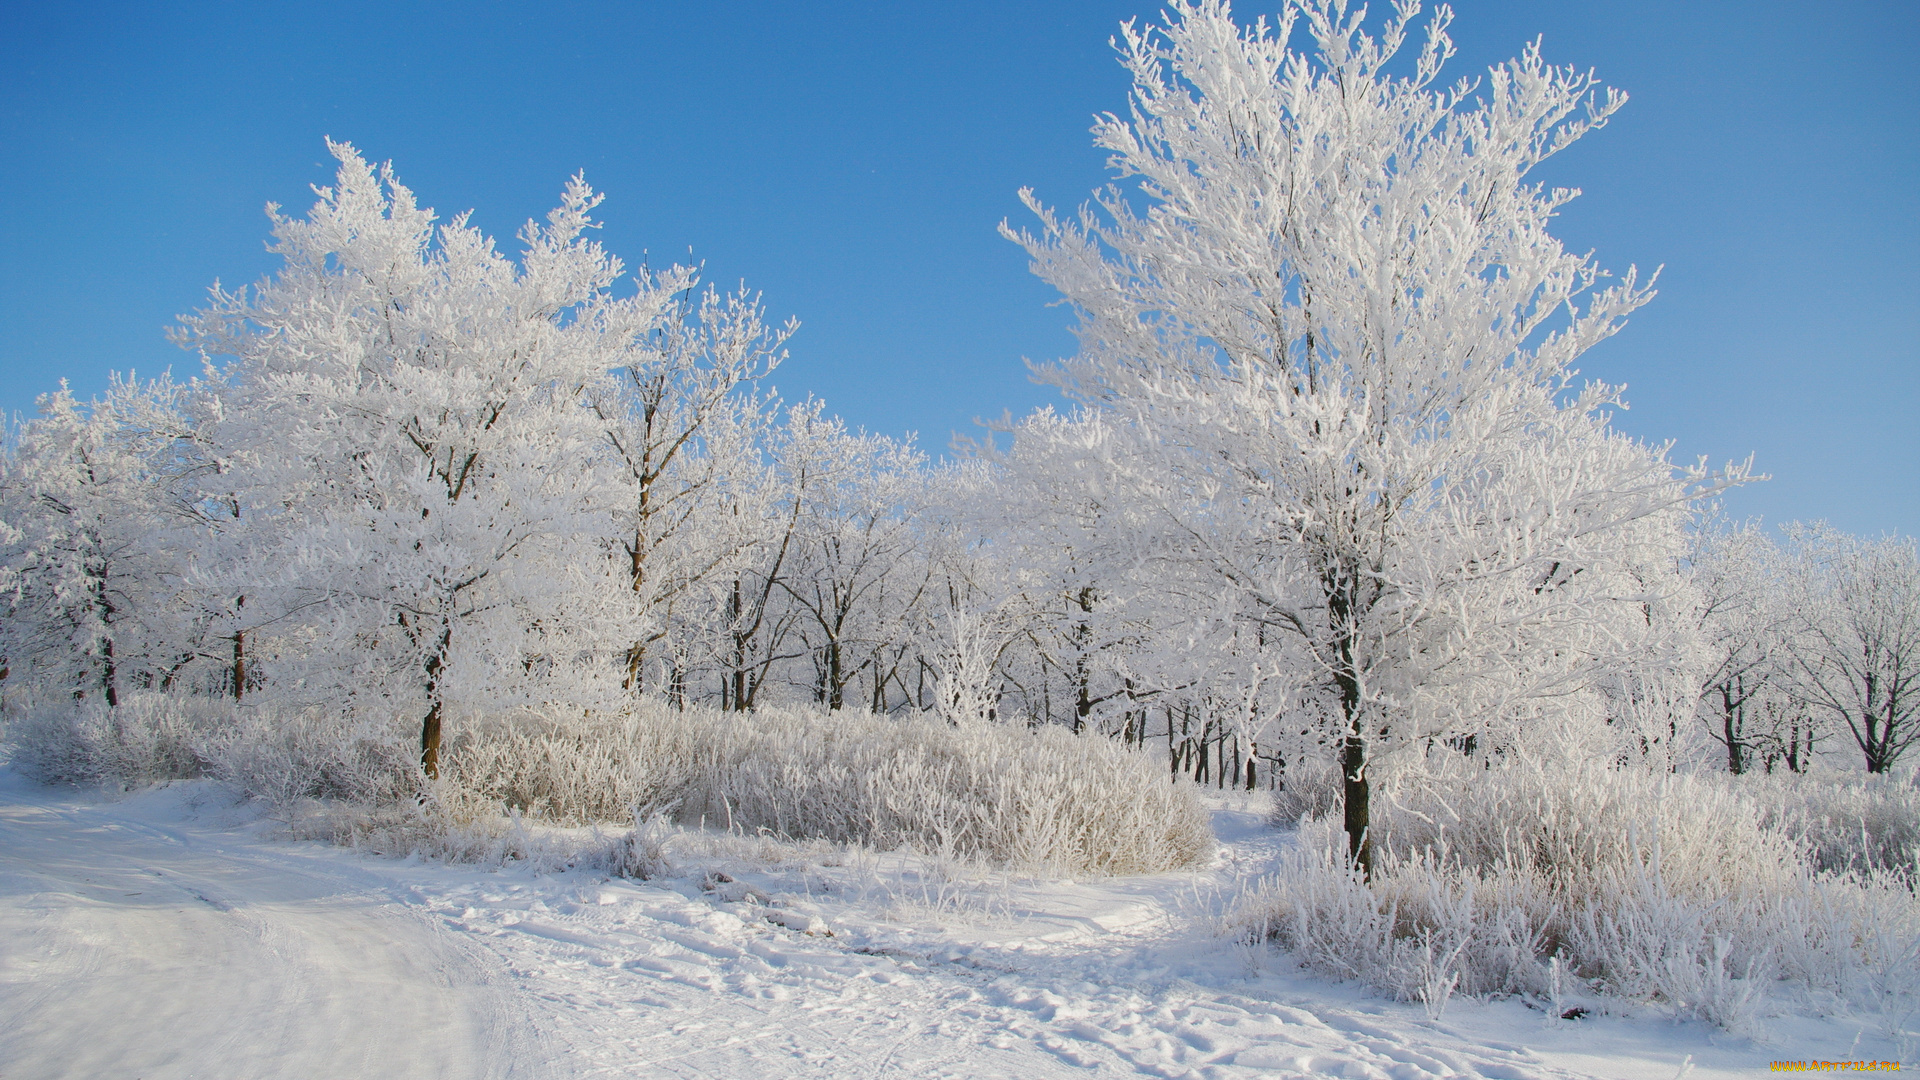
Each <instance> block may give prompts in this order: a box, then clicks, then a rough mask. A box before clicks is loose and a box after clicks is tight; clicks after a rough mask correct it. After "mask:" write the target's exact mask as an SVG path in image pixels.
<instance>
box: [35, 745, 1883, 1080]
mask: <svg viewBox="0 0 1920 1080" xmlns="http://www.w3.org/2000/svg"><path fill="white" fill-rule="evenodd" d="M1215 825H1216V829H1217V830H1219V831H1221V833H1222V838H1223V839H1224V840H1226V841H1228V842H1227V843H1226V844H1225V846H1224V847H1223V849H1222V856H1221V860H1220V861H1219V862H1218V863H1216V864H1215V865H1214V866H1213V867H1212V868H1210V869H1208V870H1206V871H1201V872H1197V873H1190V874H1168V875H1159V876H1156V877H1144V878H1132V879H1110V880H1105V881H1093V882H1078V883H1076V882H1057V881H1044V882H1039V881H1018V880H1000V881H979V880H975V881H953V880H946V879H942V878H941V877H939V875H937V874H936V875H933V876H932V877H928V876H926V874H925V871H926V870H927V869H928V868H929V867H928V865H927V864H926V863H925V862H924V860H921V861H915V860H913V859H909V858H906V857H903V856H875V855H870V854H869V855H864V856H858V855H856V856H852V857H846V858H841V857H833V856H829V857H825V858H822V857H821V853H820V852H812V853H801V854H802V855H803V856H804V857H795V858H784V861H783V857H781V856H780V854H779V852H777V851H775V852H772V853H771V856H770V855H769V852H768V851H759V852H757V853H756V852H755V851H754V850H751V849H752V848H753V843H754V842H753V841H751V840H750V839H739V838H724V837H722V838H718V839H715V838H713V837H711V836H707V835H706V834H697V835H696V834H683V836H682V839H683V840H684V841H685V844H684V845H683V848H682V849H681V850H679V851H677V852H676V854H675V859H676V864H677V865H678V866H679V868H680V871H681V873H680V876H677V877H673V878H668V879H664V880H660V881H652V882H629V881H608V880H606V879H605V878H603V877H597V876H595V875H592V874H588V873H584V872H574V873H562V874H541V873H537V872H535V871H533V870H531V869H529V868H527V867H525V866H511V867H508V868H504V869H498V870H493V869H486V868H476V867H466V866H447V865H441V864H433V863H422V862H418V861H395V860H386V859H377V858H370V857H366V856H362V855H359V854H356V853H354V852H351V851H345V850H342V849H338V848H329V847H325V846H322V845H318V844H312V843H289V842H285V841H278V840H274V839H271V838H270V837H269V836H267V835H265V834H266V833H267V832H270V830H269V829H267V828H266V823H264V822H260V821H258V820H255V819H252V818H251V816H250V812H249V811H248V810H247V809H246V808H244V807H239V808H236V807H233V806H232V805H231V800H230V799H228V798H227V797H226V796H225V795H223V794H222V793H221V791H220V789H218V788H217V787H215V786H213V785H211V784H207V783H196V784H184V785H175V786H173V787H170V788H167V789H164V790H156V791H150V792H146V793H143V794H140V795H136V796H134V797H132V798H128V799H125V800H122V801H118V802H110V801H106V800H103V799H100V798H99V797H97V796H91V795H85V794H82V793H77V792H73V791H70V790H68V791H61V790H57V789H56V790H50V789H46V788H42V787H38V786H36V785H33V784H31V783H28V782H26V781H23V780H21V779H19V778H18V777H17V776H16V775H14V774H13V773H12V772H11V771H8V770H4V769H0V1077H4V1078H5V1080H28V1078H50V1077H99V1076H113V1077H144V1078H147V1080H159V1078H186V1077H223V1078H226V1077H230V1078H239V1080H247V1078H254V1077H300V1078H312V1080H324V1078H358V1077H395V1078H414V1077H423V1078H424V1077H534V1078H545V1077H555V1078H559V1077H642V1078H681V1080H694V1078H723V1080H801V1078H808V1080H824V1078H901V1080H904V1078H916V1080H917V1078H923V1077H925V1078H935V1077H954V1078H1009V1080H1012V1078H1020V1080H1062V1078H1067V1077H1076V1078H1078V1077H1103V1076H1151V1077H1168V1078H1173V1077H1191V1078H1195V1080H1242V1078H1247V1080H1251V1078H1254V1077H1261V1078H1266V1077H1276V1076H1279V1077H1305V1076H1329V1075H1331V1076H1347V1077H1355V1078H1367V1080H1427V1078H1434V1080H1438V1078H1453V1077H1486V1078H1500V1080H1565V1078H1571V1077H1585V1076H1597V1077H1610V1078H1611V1077H1619V1078H1642V1080H1669V1078H1672V1077H1675V1076H1678V1075H1683V1074H1684V1075H1687V1076H1688V1077H1689V1080H1710V1078H1716V1077H1732V1076H1752V1075H1755V1074H1756V1073H1757V1072H1760V1071H1764V1069H1765V1064H1766V1062H1767V1061H1768V1060H1769V1059H1770V1058H1773V1057H1822V1058H1825V1059H1827V1060H1844V1059H1846V1058H1848V1057H1869V1056H1879V1057H1890V1056H1893V1053H1894V1052H1895V1051H1894V1048H1892V1047H1882V1046H1879V1045H1876V1040H1875V1039H1874V1037H1873V1036H1872V1035H1865V1036H1864V1041H1863V1035H1862V1033H1861V1030H1860V1029H1859V1028H1858V1027H1856V1026H1853V1025H1850V1024H1844V1023H1839V1022H1832V1021H1813V1020H1804V1019H1794V1018H1779V1019H1778V1020H1777V1021H1776V1022H1775V1028H1776V1032H1777V1041H1776V1042H1775V1044H1774V1045H1772V1046H1759V1045H1755V1044H1754V1043H1751V1042H1749V1041H1747V1040H1744V1039H1734V1038H1731V1037H1728V1036H1726V1035H1725V1033H1721V1032H1715V1031H1712V1030H1709V1029H1706V1028H1704V1027H1702V1026H1701V1025H1698V1024H1694V1023H1686V1024H1675V1023H1674V1022H1672V1021H1671V1020H1670V1019H1667V1018H1663V1017H1660V1016H1658V1015H1646V1014H1640V1015H1635V1014H1633V1011H1632V1010H1627V1011H1626V1012H1624V1013H1623V1014H1620V1015H1607V1016H1594V1017H1592V1018H1590V1019H1588V1020H1583V1021H1580V1022H1579V1023H1563V1024H1558V1025H1547V1024H1546V1023H1545V1022H1544V1020H1543V1018H1542V1016H1541V1014H1540V1013H1539V1012H1538V1011H1533V1010H1529V1009H1528V1008H1526V1007H1524V1006H1523V1004H1522V1003H1519V1002H1514V1001H1497V1002H1478V1001H1457V1002H1455V1003H1454V1004H1453V1005H1452V1006H1451V1007H1450V1008H1449V1010H1448V1011H1447V1013H1446V1015H1445V1016H1444V1018H1442V1019H1441V1020H1438V1021H1434V1020H1429V1019H1427V1018H1426V1017H1425V1016H1424V1015H1423V1014H1422V1012H1421V1010H1420V1009H1419V1008H1418V1007H1412V1006H1405V1005H1399V1004H1395V1003H1393V1002H1388V1001H1382V1000H1380V999H1379V998H1378V997H1376V996H1373V995H1371V994H1370V993H1368V992H1367V991H1365V990H1364V989H1362V988H1359V987H1355V986H1352V985H1342V984H1335V983H1329V982H1327V981H1325V980H1323V979H1319V978H1315V977H1312V976H1308V975H1304V974H1301V973H1298V972H1293V971H1291V970H1290V969H1288V968H1287V967H1286V965H1285V963H1284V961H1281V960H1279V959H1278V958H1274V957H1270V956H1262V955H1261V954H1259V953H1254V952H1250V951H1247V950H1245V949H1244V948H1240V947H1236V946H1235V945H1233V944H1232V943H1231V942H1229V941H1226V940H1223V939H1221V938H1220V937H1219V936H1217V935H1216V934H1214V933H1211V932H1210V931H1209V930H1208V929H1207V922H1208V912H1209V911H1217V910H1218V909H1219V905H1220V904H1221V903H1222V902H1223V901H1224V899H1225V897H1226V896H1227V895H1228V894H1229V893H1230V891H1231V887H1232V885H1233V883H1234V882H1236V881H1239V880H1243V879H1244V878H1246V877H1247V876H1250V875H1254V874H1258V873H1260V872H1262V871H1263V869H1264V867H1266V866H1267V865H1269V863H1270V859H1271V857H1272V855H1273V853H1274V851H1275V850H1276V848H1275V845H1276V844H1279V843H1282V842H1284V840H1283V839H1282V838H1279V837H1277V836H1276V834H1274V833H1272V832H1271V831H1270V830H1266V829H1264V828H1263V827H1261V826H1260V824H1259V821H1258V815H1257V814H1256V813H1251V812H1247V811H1245V810H1235V809H1233V808H1231V807H1225V808H1221V809H1218V810H1216V813H1215ZM729 844H731V845H732V846H731V847H729ZM789 854H792V853H791V852H790V853H789ZM1262 966H1264V967H1266V968H1269V969H1270V970H1265V971H1257V970H1254V969H1255V968H1258V967H1262ZM1794 1051H1797V1053H1796V1052H1794Z"/></svg>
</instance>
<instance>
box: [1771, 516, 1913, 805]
mask: <svg viewBox="0 0 1920 1080" xmlns="http://www.w3.org/2000/svg"><path fill="white" fill-rule="evenodd" d="M1793 540H1794V552H1793V554H1794V557H1795V562H1796V566H1795V568H1794V569H1795V571H1796V573H1795V574H1794V575H1793V577H1792V583H1793V592H1794V596H1793V599H1794V601H1795V602H1796V606H1797V608H1798V614H1799V621H1800V623H1801V628H1802V632H1801V634H1800V635H1798V636H1797V638H1796V639H1795V644H1794V649H1793V656H1794V660H1795V664H1794V671H1793V681H1794V684H1795V692H1796V694H1797V696H1799V697H1800V698H1801V699H1802V700H1803V701H1805V702H1806V703H1808V704H1811V705H1813V706H1814V707H1815V708H1817V709H1820V710H1823V711H1825V712H1827V713H1830V714H1831V715H1832V716H1834V717H1836V718H1838V719H1839V720H1840V721H1841V722H1842V723H1844V724H1845V725H1846V726H1847V730H1848V731H1849V732H1851V733H1852V735H1853V740H1854V744H1855V745H1856V746H1858V747H1859V748H1860V753H1861V754H1862V755H1863V757H1864V758H1865V761H1866V766H1867V771H1868V772H1870V773H1883V772H1886V771H1887V770H1888V769H1890V768H1892V767H1893V765H1894V763H1895V762H1896V761H1898V760H1900V756H1901V755H1902V754H1904V753H1906V752H1907V751H1908V750H1909V749H1911V748H1912V747H1913V745H1914V744H1915V743H1916V742H1920V552H1916V550H1915V547H1914V542H1913V541H1912V540H1908V539H1902V538H1900V537H1893V536H1889V537H1883V538H1881V539H1879V540H1866V539H1862V538H1860V537H1857V536H1849V535H1847V534H1845V533H1840V532H1836V531H1834V530H1832V529H1830V528H1827V527H1826V526H1825V525H1812V526H1805V527H1800V528H1796V529H1795V530H1794V534H1793Z"/></svg>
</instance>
